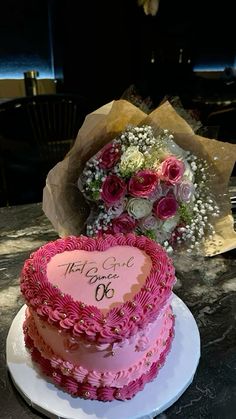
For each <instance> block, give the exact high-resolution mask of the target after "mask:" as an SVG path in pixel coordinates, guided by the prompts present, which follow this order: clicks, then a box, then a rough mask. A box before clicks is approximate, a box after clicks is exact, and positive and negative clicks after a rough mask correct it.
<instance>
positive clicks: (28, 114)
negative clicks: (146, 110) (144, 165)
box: [0, 94, 92, 206]
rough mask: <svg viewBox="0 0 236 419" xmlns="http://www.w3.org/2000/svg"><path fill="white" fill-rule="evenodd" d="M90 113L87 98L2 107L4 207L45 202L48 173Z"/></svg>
mask: <svg viewBox="0 0 236 419" xmlns="http://www.w3.org/2000/svg"><path fill="white" fill-rule="evenodd" d="M91 111H92V105H91V104H89V103H88V102H87V100H86V99H84V98H83V97H80V96H77V95H64V94H56V95H39V96H32V97H23V98H18V99H14V100H11V101H9V102H5V103H3V104H1V105H0V153H1V154H0V155H1V159H0V164H1V167H0V169H1V171H0V173H1V175H0V176H1V184H3V187H2V190H3V191H4V195H5V197H3V196H2V199H0V205H2V206H3V205H15V204H25V203H31V202H40V201H41V199H42V191H43V187H44V185H45V180H46V176H47V173H48V172H49V170H50V169H51V168H52V167H53V166H54V165H55V164H56V163H57V162H58V161H60V160H62V159H63V158H64V156H65V155H66V153H67V152H68V151H69V149H70V148H71V146H72V145H73V143H74V140H75V138H76V136H77V133H78V130H79V128H80V126H81V125H82V123H83V121H84V118H85V116H86V115H87V114H88V113H89V112H91ZM0 188H1V187H0ZM2 201H4V202H2Z"/></svg>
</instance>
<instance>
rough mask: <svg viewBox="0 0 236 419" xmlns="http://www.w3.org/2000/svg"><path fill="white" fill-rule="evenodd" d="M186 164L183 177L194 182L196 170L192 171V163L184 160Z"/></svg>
mask: <svg viewBox="0 0 236 419" xmlns="http://www.w3.org/2000/svg"><path fill="white" fill-rule="evenodd" d="M184 165H185V172H184V174H183V178H185V179H188V180H189V181H190V182H192V183H193V182H194V172H193V171H192V169H191V167H190V165H189V164H188V162H187V161H184Z"/></svg>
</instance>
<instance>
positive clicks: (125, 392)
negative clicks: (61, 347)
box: [25, 325, 174, 402]
mask: <svg viewBox="0 0 236 419" xmlns="http://www.w3.org/2000/svg"><path fill="white" fill-rule="evenodd" d="M173 328H174V325H173V327H172V329H171V330H170V333H169V336H168V337H167V340H166V345H165V349H164V350H163V351H162V353H161V355H160V357H159V359H158V360H157V361H154V362H152V364H151V366H150V368H149V369H148V370H147V372H145V373H144V374H142V375H141V376H140V377H137V379H133V380H132V381H131V382H130V383H128V384H126V385H123V386H122V385H121V384H122V378H123V374H120V375H119V378H120V386H121V387H117V386H116V387H114V386H112V382H111V384H110V380H109V376H108V374H107V376H106V378H105V376H104V378H103V379H102V380H103V381H101V385H102V386H100V387H96V386H94V385H93V384H94V382H95V381H96V377H95V375H92V374H91V375H90V377H91V378H90V381H93V384H91V383H90V382H88V381H87V382H85V383H84V382H83V379H84V378H85V376H86V374H87V373H86V374H85V373H84V374H82V375H83V376H84V377H83V378H82V376H81V377H77V376H75V370H74V372H73V376H67V375H63V373H62V372H61V371H60V369H58V368H57V367H58V366H57V365H56V364H55V367H54V364H53V366H52V364H51V363H50V361H49V360H48V359H45V358H43V356H42V355H41V354H40V352H39V351H38V350H37V349H36V348H35V347H34V341H33V340H32V339H31V338H30V336H29V335H28V334H27V333H25V344H26V346H27V348H29V349H30V352H31V357H32V360H33V361H35V362H37V363H38V364H39V365H40V368H41V370H42V372H43V373H44V374H45V375H48V376H49V377H51V378H52V381H53V382H54V383H55V384H56V385H58V386H59V387H62V388H64V389H65V390H66V391H67V392H68V393H70V394H72V395H74V396H77V397H81V398H84V399H90V400H101V401H104V402H106V401H112V400H115V399H117V400H127V399H131V398H133V397H134V396H135V394H137V393H138V392H139V391H141V390H142V389H143V388H144V386H145V385H146V383H148V382H150V381H152V380H153V379H154V378H155V377H156V375H157V374H158V372H159V370H160V368H161V367H162V366H163V365H164V363H165V360H166V356H167V354H168V353H169V351H170V348H171V343H172V340H173V336H174V333H173V330H174V329H173ZM76 368H77V370H79V369H80V370H81V371H82V369H81V367H79V368H78V367H76ZM78 378H80V380H78ZM94 380H95V381H94Z"/></svg>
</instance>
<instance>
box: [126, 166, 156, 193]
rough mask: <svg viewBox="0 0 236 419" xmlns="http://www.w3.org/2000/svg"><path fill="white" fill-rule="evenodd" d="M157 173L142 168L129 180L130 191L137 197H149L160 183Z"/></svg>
mask: <svg viewBox="0 0 236 419" xmlns="http://www.w3.org/2000/svg"><path fill="white" fill-rule="evenodd" d="M158 182H159V179H158V175H157V173H155V172H153V171H151V170H140V171H139V172H137V173H136V175H134V176H132V178H131V179H130V180H129V184H128V189H129V193H130V195H132V196H135V197H143V198H147V197H148V196H149V195H150V194H151V193H152V192H154V190H155V189H156V187H157V185H158Z"/></svg>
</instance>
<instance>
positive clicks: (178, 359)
mask: <svg viewBox="0 0 236 419" xmlns="http://www.w3.org/2000/svg"><path fill="white" fill-rule="evenodd" d="M172 307H173V311H174V314H175V315H176V323H175V337H174V340H173V343H172V348H171V351H170V353H169V355H168V356H167V359H166V363H165V365H164V366H163V368H162V369H161V370H160V372H159V374H158V376H157V378H156V379H155V380H154V381H152V382H151V383H148V384H146V386H145V387H144V390H143V391H141V392H139V393H137V394H136V396H135V397H134V398H133V399H131V400H127V401H118V400H115V401H112V402H105V403H104V402H100V401H95V400H93V401H92V400H83V399H80V398H74V397H72V396H70V395H69V394H67V393H65V392H64V391H62V390H59V389H58V388H57V387H56V386H55V385H54V384H51V383H49V382H47V379H45V377H43V376H42V375H41V374H40V372H39V370H38V368H37V367H36V366H35V365H34V364H33V363H32V361H31V357H30V355H29V353H28V351H27V350H26V348H25V345H24V338H23V331H22V325H23V321H24V315H25V308H26V306H23V307H22V308H21V309H20V311H19V312H18V314H17V315H16V317H15V318H14V320H13V322H12V325H11V327H10V330H9V333H8V337H7V366H8V369H9V371H10V374H11V377H12V380H13V382H14V384H15V386H16V388H17V389H18V391H19V392H20V393H21V395H22V396H23V397H24V399H25V400H26V401H27V403H28V404H29V405H30V406H32V407H34V408H35V409H36V410H38V411H39V412H41V413H43V414H45V415H46V416H47V417H49V418H52V419H62V418H63V419H64V418H66V419H97V418H99V419H120V418H122V419H137V418H139V419H141V418H142V419H144V418H145V419H148V418H153V417H154V416H156V415H158V414H160V413H161V412H163V411H164V410H166V409H167V408H168V407H170V406H171V405H172V404H173V403H174V402H175V401H176V400H177V399H178V398H179V397H180V396H181V395H182V394H183V392H184V391H185V390H186V389H187V387H188V386H189V385H190V384H191V382H192V380H193V376H194V373H195V371H196V368H197V366H198V362H199V357H200V336H199V331H198V327H197V324H196V322H195V320H194V317H193V315H192V313H191V312H190V311H189V309H188V308H187V306H186V305H185V304H184V303H183V301H182V300H181V299H180V298H179V297H177V296H176V295H174V298H173V301H172Z"/></svg>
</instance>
